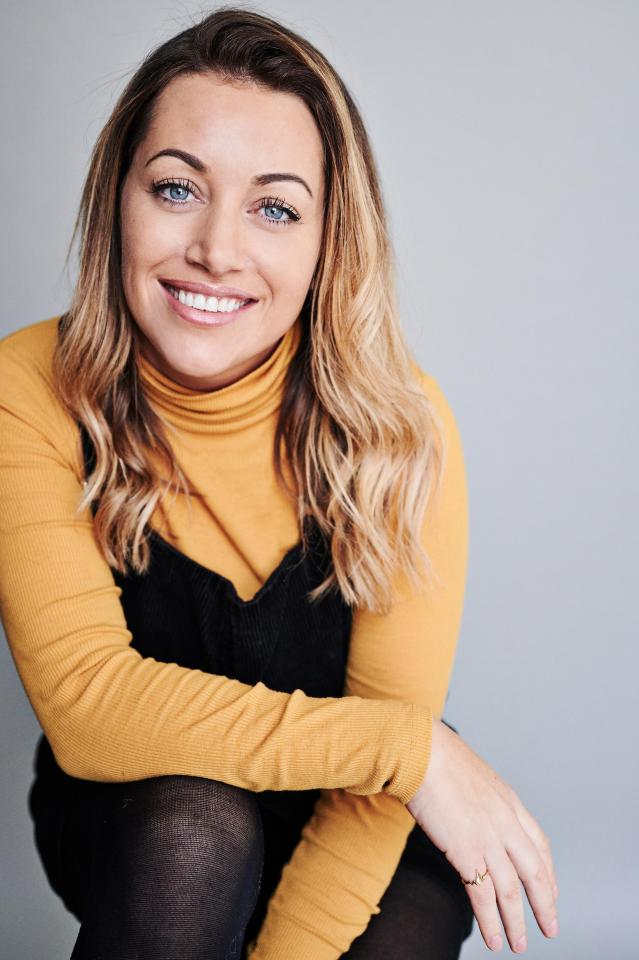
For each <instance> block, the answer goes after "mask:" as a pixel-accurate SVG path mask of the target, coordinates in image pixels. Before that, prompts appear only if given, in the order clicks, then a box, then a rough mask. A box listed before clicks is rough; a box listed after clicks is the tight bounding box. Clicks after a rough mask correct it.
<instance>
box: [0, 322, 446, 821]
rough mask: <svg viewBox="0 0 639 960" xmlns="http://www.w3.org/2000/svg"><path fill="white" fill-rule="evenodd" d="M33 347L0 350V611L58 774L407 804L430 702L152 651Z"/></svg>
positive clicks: (14, 340)
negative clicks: (181, 780)
mask: <svg viewBox="0 0 639 960" xmlns="http://www.w3.org/2000/svg"><path fill="white" fill-rule="evenodd" d="M28 343H29V339H28V338H26V337H16V336H15V335H12V336H10V337H7V338H5V339H4V340H3V341H1V342H0V383H1V384H2V392H1V397H0V615H1V617H2V622H3V625H4V628H5V632H6V635H7V639H8V642H9V646H10V649H11V653H12V656H13V659H14V662H15V666H16V669H17V671H18V674H19V676H20V679H21V681H22V683H23V686H24V689H25V691H26V694H27V697H28V699H29V701H30V703H31V706H32V707H33V710H34V712H35V715H36V717H37V719H38V721H39V723H40V725H41V727H42V729H43V731H44V732H45V734H46V736H47V738H48V739H49V742H50V744H51V747H52V749H53V752H54V754H55V757H56V759H57V761H58V763H59V764H60V766H61V767H62V768H63V769H64V770H65V771H66V772H67V773H69V774H71V775H73V776H75V777H81V778H85V779H90V780H99V781H128V780H133V779H141V778H146V777H153V776H160V775H165V774H187V775H195V776H201V777H208V778H212V779H217V780H221V781H223V782H225V783H229V784H233V785H235V786H239V787H243V788H246V789H248V790H252V791H261V790H307V789H314V788H328V789H343V790H344V791H346V792H347V793H352V794H355V795H370V794H377V793H379V792H380V791H383V792H385V793H386V794H388V796H389V797H392V798H396V800H397V801H401V802H402V803H406V802H407V801H408V800H410V799H411V798H412V796H414V794H415V793H416V791H417V789H418V787H419V785H420V783H421V782H422V779H423V776H424V773H425V770H426V767H427V763H428V758H429V755H430V743H431V740H430V738H431V723H432V713H431V710H430V707H429V706H427V705H426V704H424V703H421V704H420V703H417V702H410V698H408V699H407V700H406V701H402V700H399V699H395V700H391V699H384V698H383V696H380V698H377V699H369V698H367V697H365V696H351V697H343V698H330V697H325V698H316V697H309V696H306V695H305V694H304V693H303V692H302V691H301V690H295V691H294V692H293V693H292V694H287V693H282V692H279V691H274V690H270V689H269V688H267V687H266V686H264V684H263V683H261V682H260V683H257V684H256V685H255V686H250V685H247V684H244V683H241V682H240V681H238V680H234V679H231V678H228V677H225V676H218V675H212V674H209V673H205V672H203V671H200V670H196V669H187V668H184V667H181V666H178V665H177V664H174V663H161V662H158V661H156V660H155V659H154V658H152V657H142V656H141V655H140V654H139V653H138V652H137V651H136V650H135V649H133V648H132V647H131V645H130V643H131V640H132V634H131V632H130V631H129V630H128V629H127V625H126V621H125V617H124V612H123V609H122V606H121V604H120V602H119V596H120V593H121V591H120V588H119V587H118V586H117V585H116V583H115V581H114V578H113V574H112V572H111V569H110V568H109V566H108V564H107V563H106V561H105V560H104V558H103V556H102V554H101V553H100V551H99V549H98V546H97V544H96V541H95V539H94V535H93V529H92V522H91V514H90V511H89V509H88V508H87V509H86V510H85V511H84V512H83V513H81V514H77V513H76V506H77V503H78V500H79V497H80V494H81V476H82V467H81V461H80V459H79V444H78V433H77V426H76V424H75V423H74V422H73V421H72V420H71V419H70V418H69V417H68V415H67V414H66V413H65V411H64V410H63V409H62V408H61V406H60V404H59V402H58V400H57V398H56V396H55V394H54V392H53V389H52V386H51V382H50V378H49V371H48V369H47V367H46V364H45V363H44V360H43V359H42V358H41V357H40V356H39V355H37V354H34V353H32V352H30V351H29V350H28V349H25V347H24V344H28Z"/></svg>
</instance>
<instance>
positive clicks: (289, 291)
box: [254, 227, 318, 302]
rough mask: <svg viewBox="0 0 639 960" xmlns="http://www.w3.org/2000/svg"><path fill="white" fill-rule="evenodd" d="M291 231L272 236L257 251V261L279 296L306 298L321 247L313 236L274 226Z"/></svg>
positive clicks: (296, 299)
mask: <svg viewBox="0 0 639 960" xmlns="http://www.w3.org/2000/svg"><path fill="white" fill-rule="evenodd" d="M277 229H281V230H282V231H285V230H289V229H290V231H291V236H290V237H288V236H287V237H276V238H273V237H269V238H268V239H269V240H270V242H269V243H261V244H260V250H259V252H258V251H257V250H256V255H255V257H254V263H255V266H256V267H257V269H258V271H259V272H260V273H261V274H262V276H263V277H264V279H265V280H266V281H267V282H268V284H269V286H270V288H271V290H272V291H273V292H274V293H275V294H276V295H278V296H280V297H282V298H284V297H286V298H287V299H289V300H295V301H300V302H301V301H303V300H304V297H305V296H306V292H307V290H308V286H309V284H310V282H311V278H312V276H313V271H314V269H315V264H316V262H317V256H318V250H317V244H316V242H315V239H314V238H311V237H307V236H302V237H299V235H298V236H295V235H294V231H295V227H290V228H289V227H281V228H279V227H274V228H273V231H275V230H277Z"/></svg>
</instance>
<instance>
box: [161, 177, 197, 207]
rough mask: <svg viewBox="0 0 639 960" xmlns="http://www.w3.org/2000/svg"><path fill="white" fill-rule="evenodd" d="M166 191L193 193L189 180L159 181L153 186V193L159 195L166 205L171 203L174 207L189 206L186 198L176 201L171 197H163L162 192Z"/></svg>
mask: <svg viewBox="0 0 639 960" xmlns="http://www.w3.org/2000/svg"><path fill="white" fill-rule="evenodd" d="M166 189H169V190H181V191H182V192H183V193H193V190H192V189H191V185H190V183H189V181H188V180H184V181H180V180H157V181H156V182H155V183H153V184H152V185H151V193H153V194H158V196H159V197H160V199H161V200H163V201H164V203H170V204H171V205H172V206H174V207H184V206H186V205H187V201H186V199H185V198H184V197H183V198H182V199H180V200H176V199H174V198H171V197H165V196H163V194H162V191H163V190H166Z"/></svg>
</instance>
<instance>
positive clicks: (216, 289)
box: [158, 277, 257, 301]
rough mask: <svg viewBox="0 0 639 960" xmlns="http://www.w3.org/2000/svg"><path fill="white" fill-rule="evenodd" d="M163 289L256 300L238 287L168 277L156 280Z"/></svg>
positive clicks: (206, 295)
mask: <svg viewBox="0 0 639 960" xmlns="http://www.w3.org/2000/svg"><path fill="white" fill-rule="evenodd" d="M158 279H159V281H160V283H161V284H162V286H163V287H175V288H176V289H177V290H185V291H186V292H187V293H201V294H203V295H204V296H205V297H217V298H218V299H220V298H221V297H228V298H229V299H231V300H253V301H255V300H257V297H254V296H253V294H252V293H251V292H250V291H248V290H241V289H240V288H239V287H227V286H225V285H224V284H222V283H196V282H195V281H193V280H178V279H172V278H170V277H159V278H158Z"/></svg>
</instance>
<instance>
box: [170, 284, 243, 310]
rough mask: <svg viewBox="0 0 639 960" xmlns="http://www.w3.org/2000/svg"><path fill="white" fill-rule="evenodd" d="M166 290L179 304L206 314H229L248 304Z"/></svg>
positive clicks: (184, 291)
mask: <svg viewBox="0 0 639 960" xmlns="http://www.w3.org/2000/svg"><path fill="white" fill-rule="evenodd" d="M167 289H168V290H169V292H170V294H171V296H173V297H175V298H176V300H179V301H180V303H184V304H185V305H186V306H187V307H195V309H196V310H204V311H205V312H206V313H231V312H232V311H233V310H239V308H240V307H241V306H243V305H244V304H245V303H248V300H234V299H231V298H230V297H205V296H204V294H202V293H190V292H187V291H186V290H176V289H175V287H168V288H167Z"/></svg>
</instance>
